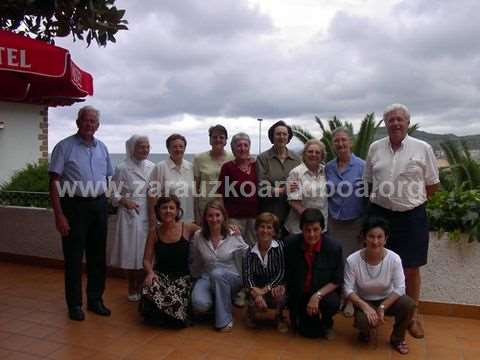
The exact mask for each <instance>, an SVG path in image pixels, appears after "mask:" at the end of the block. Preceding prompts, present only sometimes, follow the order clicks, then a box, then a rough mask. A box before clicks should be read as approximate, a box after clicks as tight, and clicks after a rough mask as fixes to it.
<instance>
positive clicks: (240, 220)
mask: <svg viewBox="0 0 480 360" xmlns="http://www.w3.org/2000/svg"><path fill="white" fill-rule="evenodd" d="M230 146H231V148H232V152H233V156H234V157H235V158H234V160H231V161H227V162H226V163H224V164H223V165H222V169H221V170H220V175H219V177H218V181H219V182H220V186H219V189H218V191H217V193H218V194H220V195H221V197H222V200H223V205H224V206H225V209H226V210H227V213H228V216H229V217H230V220H231V222H232V223H233V224H236V225H238V226H239V227H240V231H241V233H242V237H243V238H244V239H245V241H246V242H247V243H248V244H249V245H253V244H254V243H255V236H256V235H255V217H256V216H257V212H258V197H257V172H256V167H255V160H254V159H253V158H252V157H251V156H250V137H249V136H248V135H247V134H245V133H238V134H235V135H234V136H233V137H232V140H231V142H230Z"/></svg>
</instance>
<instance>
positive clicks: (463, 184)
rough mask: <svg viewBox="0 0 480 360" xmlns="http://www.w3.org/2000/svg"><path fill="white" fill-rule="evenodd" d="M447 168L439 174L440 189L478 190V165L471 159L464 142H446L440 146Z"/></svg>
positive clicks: (479, 170)
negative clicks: (446, 161) (447, 164)
mask: <svg viewBox="0 0 480 360" xmlns="http://www.w3.org/2000/svg"><path fill="white" fill-rule="evenodd" d="M440 146H441V148H442V150H443V151H444V153H445V155H446V157H447V160H448V163H449V166H448V167H447V168H445V169H442V170H441V172H440V176H441V178H440V179H441V183H442V187H443V188H444V189H445V190H448V191H451V190H455V189H463V190H473V189H480V164H479V163H478V162H477V161H475V160H474V159H472V157H471V155H470V150H469V149H468V145H467V143H466V142H465V141H461V142H457V141H452V140H448V141H445V142H443V143H441V144H440Z"/></svg>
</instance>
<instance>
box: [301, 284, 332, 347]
mask: <svg viewBox="0 0 480 360" xmlns="http://www.w3.org/2000/svg"><path fill="white" fill-rule="evenodd" d="M311 296H312V294H303V295H302V297H301V299H300V302H299V305H298V308H297V309H296V310H297V311H296V314H295V319H293V321H295V327H296V330H298V332H299V333H300V334H301V335H303V336H306V337H311V338H315V337H320V336H322V335H323V333H324V332H325V330H326V329H330V328H331V327H333V316H334V315H335V314H336V313H337V311H338V309H339V308H340V295H339V294H338V293H337V292H335V291H334V292H331V293H329V294H327V295H325V296H324V297H323V298H322V299H321V300H320V302H319V304H318V315H314V316H309V315H308V314H307V304H308V301H309V300H310V297H311Z"/></svg>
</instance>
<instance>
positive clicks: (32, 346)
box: [0, 263, 480, 360]
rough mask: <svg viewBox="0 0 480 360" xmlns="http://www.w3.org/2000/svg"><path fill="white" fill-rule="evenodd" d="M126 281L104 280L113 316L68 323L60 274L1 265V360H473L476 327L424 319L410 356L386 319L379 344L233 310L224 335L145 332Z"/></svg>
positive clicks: (349, 332) (341, 326) (346, 330)
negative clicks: (250, 325)
mask: <svg viewBox="0 0 480 360" xmlns="http://www.w3.org/2000/svg"><path fill="white" fill-rule="evenodd" d="M125 294H126V282H125V280H122V279H117V278H109V279H108V284H107V292H106V295H105V303H106V304H107V305H108V306H109V307H110V308H111V309H112V312H113V314H112V316H111V317H110V318H104V317H99V316H96V315H94V314H92V313H88V312H87V313H86V315H87V319H86V320H85V321H83V322H74V321H70V320H69V319H68V317H67V314H66V307H65V304H64V298H63V273H62V271H61V270H55V269H47V268H41V267H34V266H27V265H18V264H10V263H0V359H1V360H13V359H24V360H29V359H32V360H33V359H72V360H76V359H79V360H80V359H88V360H96V359H126V360H134V359H140V360H142V359H145V360H153V359H185V360H187V359H222V360H228V359H241V360H246V359H262V360H269V359H299V360H300V359H325V360H327V359H332V360H334V359H372V360H375V359H435V360H437V359H439V360H440V359H457V360H462V359H464V360H467V359H471V360H479V359H480V321H479V320H470V319H462V318H454V317H441V316H430V315H424V316H423V319H424V325H425V331H426V338H425V339H422V340H416V339H413V338H411V337H408V338H407V341H408V344H409V346H410V354H409V355H407V356H402V355H399V354H397V353H396V352H394V351H392V350H391V349H390V347H389V346H388V335H389V330H390V329H391V321H389V322H387V324H385V325H383V326H382V328H381V329H380V331H379V335H378V345H377V346H376V347H375V345H374V344H370V345H363V344H359V343H357V341H356V340H355V335H356V333H355V331H354V329H353V328H352V326H351V320H350V319H345V318H343V317H342V316H341V315H337V316H336V318H335V321H336V324H335V329H336V332H337V337H336V339H335V340H333V341H325V340H319V339H316V340H310V339H303V338H301V337H298V336H293V335H292V334H279V333H277V332H276V331H275V329H274V327H273V326H271V327H268V326H267V327H266V328H263V329H261V330H251V329H247V328H246V327H245V325H244V324H243V322H242V320H241V317H242V313H243V312H242V310H240V309H236V310H235V319H236V323H235V327H234V329H233V331H232V332H231V333H218V332H216V331H214V330H213V329H212V328H211V327H210V325H208V324H201V325H195V326H193V327H191V328H188V329H183V330H168V329H162V328H156V327H148V326H146V325H144V324H143V323H142V322H141V319H140V318H139V316H138V315H137V312H136V306H135V304H132V303H129V302H128V301H127V300H126V295H125Z"/></svg>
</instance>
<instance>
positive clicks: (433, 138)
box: [375, 127, 480, 150]
mask: <svg viewBox="0 0 480 360" xmlns="http://www.w3.org/2000/svg"><path fill="white" fill-rule="evenodd" d="M385 136H387V129H386V128H385V127H382V128H379V129H378V131H377V133H376V134H375V139H380V138H382V137H385ZM412 136H413V137H416V138H417V139H420V140H423V141H426V142H428V143H429V144H430V145H432V147H433V149H434V150H440V143H441V142H443V141H447V140H458V141H460V140H465V141H466V142H467V144H468V147H469V148H470V149H471V150H480V135H467V136H457V135H454V134H432V133H429V132H426V131H422V130H417V131H415V132H414V133H413V134H412Z"/></svg>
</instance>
